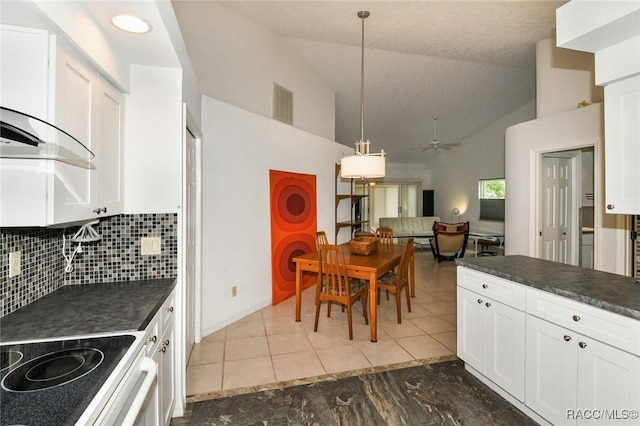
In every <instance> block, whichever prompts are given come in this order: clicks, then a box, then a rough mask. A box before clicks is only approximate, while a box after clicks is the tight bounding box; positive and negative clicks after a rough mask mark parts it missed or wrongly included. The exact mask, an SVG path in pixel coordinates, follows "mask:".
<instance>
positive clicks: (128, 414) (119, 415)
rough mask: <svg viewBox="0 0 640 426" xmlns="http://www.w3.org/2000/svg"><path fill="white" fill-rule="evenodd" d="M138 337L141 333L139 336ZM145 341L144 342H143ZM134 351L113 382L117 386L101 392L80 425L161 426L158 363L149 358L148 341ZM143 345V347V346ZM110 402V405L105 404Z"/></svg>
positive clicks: (116, 373)
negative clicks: (147, 352) (147, 353)
mask: <svg viewBox="0 0 640 426" xmlns="http://www.w3.org/2000/svg"><path fill="white" fill-rule="evenodd" d="M136 334H137V333H136ZM140 340H141V339H140ZM136 343H137V344H134V345H132V347H131V348H130V351H131V353H130V354H129V353H128V354H127V355H128V356H125V357H124V358H123V360H122V361H121V365H119V366H118V368H117V369H116V371H114V373H112V376H111V377H110V379H112V380H113V383H111V384H110V386H106V385H105V386H104V387H103V389H102V390H101V392H102V391H104V395H102V396H100V395H98V396H96V398H95V399H94V401H93V403H92V405H94V407H89V408H88V409H87V410H86V412H85V415H83V416H82V417H81V418H80V419H79V421H78V423H77V424H78V425H80V424H94V425H104V426H110V425H118V426H133V425H136V426H142V425H157V424H159V422H158V419H157V416H158V374H157V373H158V369H157V365H156V363H155V362H154V361H153V360H152V359H151V358H149V357H147V356H145V353H146V346H145V345H144V341H138V340H137V341H136ZM141 343H142V344H141ZM105 400H106V402H105Z"/></svg>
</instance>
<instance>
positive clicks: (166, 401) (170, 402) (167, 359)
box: [158, 322, 176, 425]
mask: <svg viewBox="0 0 640 426" xmlns="http://www.w3.org/2000/svg"><path fill="white" fill-rule="evenodd" d="M161 347H162V348H164V350H163V351H162V352H161V356H160V365H159V366H158V367H159V369H160V416H161V420H162V424H164V425H168V424H169V423H170V422H171V416H172V415H173V407H174V405H175V397H176V395H175V350H176V345H175V341H174V324H173V322H172V323H171V324H170V325H169V327H168V328H167V330H166V331H165V333H164V335H163V337H162V342H161Z"/></svg>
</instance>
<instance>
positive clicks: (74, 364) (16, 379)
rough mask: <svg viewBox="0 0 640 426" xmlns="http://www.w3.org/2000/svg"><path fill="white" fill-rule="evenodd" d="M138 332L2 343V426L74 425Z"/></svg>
mask: <svg viewBox="0 0 640 426" xmlns="http://www.w3.org/2000/svg"><path fill="white" fill-rule="evenodd" d="M134 341H135V336H132V335H119V336H107V337H89V338H82V339H72V340H56V341H47V342H35V343H16V344H3V345H0V425H15V424H21V425H56V426H58V425H73V424H75V423H76V421H77V420H78V419H79V418H80V416H81V415H82V413H83V412H84V411H85V410H86V408H87V407H88V405H89V404H90V403H91V401H92V399H93V398H94V397H95V396H96V394H97V393H98V391H99V390H100V388H101V387H102V385H103V384H104V382H105V381H106V380H107V378H108V377H109V375H110V374H111V372H112V371H113V370H114V368H115V366H116V365H117V364H118V362H119V361H120V359H121V358H122V357H123V356H124V354H125V353H126V352H127V349H129V347H130V346H131V344H132V343H133V342H134Z"/></svg>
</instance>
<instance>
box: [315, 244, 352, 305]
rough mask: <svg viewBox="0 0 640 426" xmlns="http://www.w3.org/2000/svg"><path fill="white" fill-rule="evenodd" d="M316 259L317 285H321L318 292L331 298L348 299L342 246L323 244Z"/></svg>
mask: <svg viewBox="0 0 640 426" xmlns="http://www.w3.org/2000/svg"><path fill="white" fill-rule="evenodd" d="M318 258H319V260H320V265H319V271H318V278H319V280H318V283H321V284H320V288H319V290H318V291H320V292H321V293H324V294H329V295H332V296H338V297H345V296H346V297H349V296H350V293H351V289H350V286H349V277H348V276H347V263H346V262H345V259H344V251H343V250H342V246H339V245H333V244H323V245H321V246H320V247H319V248H318Z"/></svg>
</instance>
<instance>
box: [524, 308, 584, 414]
mask: <svg viewBox="0 0 640 426" xmlns="http://www.w3.org/2000/svg"><path fill="white" fill-rule="evenodd" d="M526 325H527V326H526V341H527V346H526V351H527V352H526V366H527V368H526V392H525V395H526V398H525V403H526V405H527V406H528V407H529V408H531V409H532V410H533V411H535V412H536V413H538V414H539V415H540V416H542V417H544V418H545V419H546V420H548V421H549V422H551V423H553V424H575V420H571V419H568V418H567V409H575V408H576V401H577V380H578V373H577V366H576V363H577V354H576V347H577V343H578V342H577V340H578V339H577V334H575V333H573V332H570V331H568V330H567V329H565V328H562V327H559V326H557V325H555V324H552V323H550V322H548V321H544V320H541V319H539V318H537V317H534V316H532V315H527V319H526Z"/></svg>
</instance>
